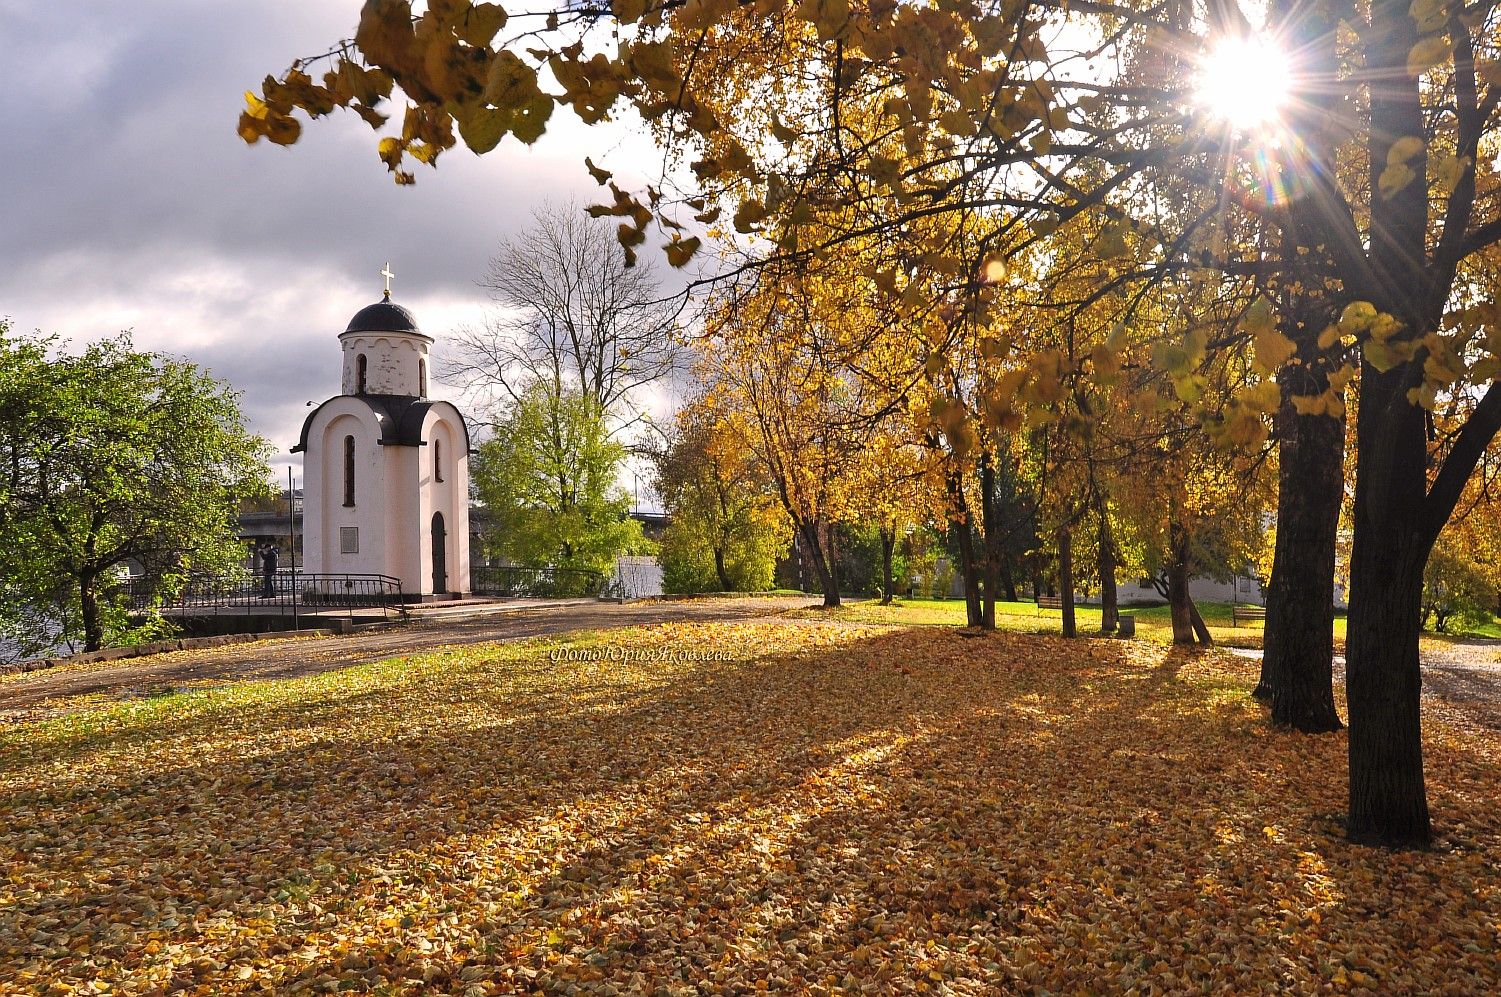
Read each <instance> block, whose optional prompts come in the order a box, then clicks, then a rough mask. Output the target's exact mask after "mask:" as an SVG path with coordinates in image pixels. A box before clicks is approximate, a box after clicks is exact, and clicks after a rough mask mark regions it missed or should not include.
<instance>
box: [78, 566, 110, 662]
mask: <svg viewBox="0 0 1501 997" xmlns="http://www.w3.org/2000/svg"><path fill="white" fill-rule="evenodd" d="M98 585H99V577H98V575H96V574H94V573H93V572H87V571H86V572H82V573H80V574H79V576H78V603H79V606H80V608H81V609H82V612H83V649H84V650H85V651H97V650H99V649H100V648H101V647H103V646H104V624H103V622H102V621H101V620H100V618H99V588H98Z"/></svg>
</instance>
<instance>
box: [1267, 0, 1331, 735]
mask: <svg viewBox="0 0 1501 997" xmlns="http://www.w3.org/2000/svg"><path fill="white" fill-rule="evenodd" d="M1273 11H1274V14H1273V16H1274V18H1275V19H1276V21H1277V22H1278V23H1281V24H1282V25H1283V30H1284V32H1285V33H1286V34H1287V35H1288V37H1290V38H1291V39H1292V40H1293V42H1294V47H1295V48H1296V50H1297V51H1298V52H1299V53H1300V58H1301V59H1302V60H1303V61H1304V63H1305V68H1306V71H1307V72H1308V73H1309V74H1310V75H1311V76H1312V77H1316V78H1320V79H1323V78H1333V76H1334V74H1335V70H1336V67H1337V61H1336V53H1335V32H1334V31H1333V30H1332V26H1333V24H1334V23H1335V18H1334V17H1333V16H1332V15H1331V12H1330V9H1329V5H1328V3H1327V2H1326V0H1315V2H1314V3H1307V2H1304V0H1274V5H1273ZM1338 100H1339V98H1338V95H1337V94H1336V93H1335V92H1334V91H1333V89H1330V88H1321V89H1319V91H1318V92H1317V93H1310V94H1309V95H1308V98H1307V100H1305V101H1299V102H1297V106H1296V107H1294V108H1291V109H1290V111H1289V122H1290V126H1291V127H1292V129H1293V131H1294V132H1295V133H1296V134H1297V135H1298V137H1299V141H1297V142H1296V143H1289V145H1288V147H1287V148H1285V149H1284V150H1283V158H1282V160H1281V169H1282V170H1283V172H1284V173H1285V174H1286V176H1287V178H1288V180H1289V182H1292V183H1297V182H1299V181H1300V177H1302V176H1303V175H1305V174H1307V173H1308V172H1309V171H1310V170H1319V171H1322V172H1326V173H1329V174H1331V175H1332V173H1333V166H1332V161H1333V156H1334V147H1333V133H1332V131H1331V130H1330V129H1329V128H1328V121H1329V120H1330V118H1331V115H1332V114H1333V113H1334V112H1335V111H1336V104H1337V102H1338ZM1328 239H1329V231H1328V229H1327V227H1326V226H1325V225H1324V224H1323V223H1322V221H1321V220H1320V218H1319V216H1318V212H1317V211H1313V212H1310V211H1307V210H1305V209H1304V207H1303V206H1301V205H1299V204H1297V203H1293V204H1291V205H1290V206H1289V208H1288V211H1287V215H1286V218H1285V221H1284V224H1283V227H1282V251H1281V256H1282V259H1283V260H1284V261H1285V262H1286V263H1288V264H1289V266H1290V271H1289V278H1290V279H1293V280H1296V281H1297V283H1298V284H1299V285H1301V288H1300V289H1299V290H1297V291H1294V292H1293V293H1292V294H1291V295H1289V300H1288V301H1287V302H1286V304H1285V306H1284V307H1283V308H1281V309H1280V310H1279V311H1280V319H1279V328H1280V330H1281V332H1282V333H1283V334H1284V335H1286V336H1287V337H1288V338H1289V339H1291V340H1292V341H1293V342H1294V343H1295V344H1296V345H1297V354H1296V357H1297V362H1296V363H1293V364H1289V365H1287V366H1284V367H1283V368H1282V370H1281V371H1280V372H1279V373H1278V375H1277V382H1278V384H1279V386H1280V388H1281V392H1282V405H1281V407H1280V408H1279V411H1278V413H1277V430H1278V434H1277V435H1278V477H1277V546H1276V550H1275V553H1274V555H1273V563H1272V577H1271V580H1270V584H1269V586H1268V589H1267V602H1266V632H1265V639H1264V642H1263V650H1264V653H1263V654H1262V659H1261V681H1260V682H1259V683H1258V684H1257V686H1256V689H1255V690H1254V691H1253V692H1252V695H1254V696H1256V697H1257V698H1259V699H1264V700H1268V701H1270V702H1271V704H1272V722H1273V723H1274V724H1277V725H1279V726H1288V727H1293V728H1296V729H1297V730H1301V731H1305V732H1308V733H1319V732H1323V731H1332V730H1338V729H1339V728H1340V727H1341V726H1342V724H1341V723H1340V719H1339V714H1338V713H1337V712H1336V710H1335V708H1334V674H1333V666H1332V660H1333V657H1334V556H1335V541H1336V537H1337V532H1338V529H1339V511H1340V505H1341V504H1342V503H1343V501H1344V441H1345V425H1344V419H1343V418H1342V417H1341V418H1338V419H1335V418H1330V417H1328V416H1322V415H1308V416H1300V415H1298V414H1297V412H1296V410H1295V409H1294V408H1293V405H1292V397H1293V396H1294V395H1319V394H1323V393H1324V392H1325V391H1326V390H1327V389H1328V388H1329V374H1330V372H1331V370H1332V369H1333V368H1335V367H1338V366H1340V365H1341V364H1342V363H1343V348H1342V347H1339V346H1336V347H1335V348H1334V351H1333V352H1332V353H1331V352H1330V351H1329V350H1326V349H1322V348H1320V346H1319V343H1318V340H1319V336H1320V334H1321V333H1322V332H1323V330H1324V329H1325V328H1326V327H1327V326H1328V324H1329V323H1330V322H1332V321H1334V319H1335V316H1336V314H1337V308H1336V307H1335V302H1334V301H1333V300H1332V299H1331V297H1330V295H1329V294H1327V293H1325V292H1323V291H1322V290H1321V289H1323V288H1325V287H1326V286H1328V284H1329V281H1328V277H1329V275H1330V271H1331V264H1330V262H1329V256H1328ZM1300 250H1301V251H1300ZM1310 250H1312V251H1310Z"/></svg>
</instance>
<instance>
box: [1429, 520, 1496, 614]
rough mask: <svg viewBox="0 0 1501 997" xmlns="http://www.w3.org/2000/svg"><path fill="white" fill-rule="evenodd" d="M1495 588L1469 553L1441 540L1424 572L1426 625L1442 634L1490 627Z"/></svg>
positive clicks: (1494, 601)
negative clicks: (1454, 628)
mask: <svg viewBox="0 0 1501 997" xmlns="http://www.w3.org/2000/svg"><path fill="white" fill-rule="evenodd" d="M1495 605H1496V587H1495V585H1494V584H1492V582H1491V580H1490V579H1489V578H1488V577H1487V575H1486V572H1485V570H1484V568H1483V567H1482V566H1481V565H1479V564H1477V563H1476V562H1475V560H1474V558H1473V557H1471V556H1468V552H1466V551H1463V550H1460V549H1457V548H1456V547H1455V546H1454V545H1452V544H1450V543H1445V542H1444V540H1443V539H1440V541H1439V543H1438V544H1437V545H1435V546H1434V548H1433V553H1432V554H1430V555H1428V565H1427V567H1425V568H1424V569H1423V625H1424V626H1425V627H1426V626H1427V625H1428V623H1429V622H1430V621H1432V623H1433V627H1434V629H1435V630H1437V631H1438V632H1439V633H1450V632H1451V628H1452V627H1453V626H1454V624H1455V623H1456V622H1457V623H1459V624H1461V628H1464V627H1475V626H1481V625H1483V624H1486V623H1490V622H1491V620H1492V619H1493V617H1492V616H1491V609H1492V608H1493V607H1494V606H1495Z"/></svg>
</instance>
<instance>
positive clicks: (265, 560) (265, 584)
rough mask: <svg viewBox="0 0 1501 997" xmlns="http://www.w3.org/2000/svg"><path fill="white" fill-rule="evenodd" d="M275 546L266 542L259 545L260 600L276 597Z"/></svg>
mask: <svg viewBox="0 0 1501 997" xmlns="http://www.w3.org/2000/svg"><path fill="white" fill-rule="evenodd" d="M276 562H277V550H276V544H274V543H272V542H271V541H269V540H267V541H266V542H265V543H264V544H262V545H261V579H262V585H261V598H262V599H272V598H275V597H276Z"/></svg>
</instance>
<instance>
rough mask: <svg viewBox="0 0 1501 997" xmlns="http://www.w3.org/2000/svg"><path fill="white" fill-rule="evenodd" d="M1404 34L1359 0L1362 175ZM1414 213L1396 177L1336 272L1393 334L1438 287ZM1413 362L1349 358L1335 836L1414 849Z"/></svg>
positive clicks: (1405, 106) (1398, 127)
mask: <svg viewBox="0 0 1501 997" xmlns="http://www.w3.org/2000/svg"><path fill="white" fill-rule="evenodd" d="M1416 41H1417V28H1416V26H1415V24H1414V23H1413V20H1412V17H1411V16H1410V15H1409V14H1408V9H1407V4H1405V3H1403V2H1401V0H1377V2H1375V3H1373V4H1372V5H1371V31H1370V42H1369V44H1368V45H1367V50H1366V62H1367V65H1368V66H1369V67H1370V68H1371V70H1372V72H1373V73H1374V74H1375V75H1374V76H1373V79H1376V80H1379V82H1378V83H1376V84H1373V85H1372V87H1371V98H1370V106H1371V130H1370V140H1369V141H1370V148H1369V155H1370V176H1371V177H1372V178H1375V177H1377V176H1379V175H1380V173H1381V171H1382V170H1383V169H1385V166H1386V158H1387V152H1388V150H1389V149H1390V148H1391V145H1392V143H1393V142H1394V141H1395V140H1396V139H1397V138H1399V137H1400V136H1406V135H1422V134H1423V128H1424V120H1423V110H1422V107H1421V105H1420V102H1419V95H1418V81H1417V80H1416V79H1414V78H1413V77H1412V76H1411V75H1410V74H1408V73H1405V72H1402V71H1401V69H1400V67H1403V66H1405V60H1406V58H1407V53H1408V51H1409V50H1410V49H1411V48H1412V46H1413V45H1414V43H1416ZM1408 165H1409V166H1410V167H1411V168H1412V170H1413V171H1414V173H1415V174H1416V175H1417V176H1419V177H1422V176H1424V175H1426V172H1427V165H1428V164H1427V154H1426V150H1420V151H1419V152H1418V154H1417V155H1415V156H1414V157H1413V158H1412V160H1411V161H1410V162H1409V164H1408ZM1427 218H1428V191H1427V188H1426V185H1425V184H1423V183H1410V184H1407V185H1406V186H1405V187H1403V188H1402V189H1401V190H1398V191H1396V192H1394V193H1392V194H1391V195H1390V196H1389V197H1383V198H1373V200H1372V208H1371V220H1370V257H1369V264H1370V270H1369V275H1368V277H1367V283H1366V286H1365V287H1364V288H1362V287H1361V286H1360V285H1359V284H1356V282H1355V281H1354V280H1347V281H1346V287H1347V288H1350V287H1351V285H1352V284H1355V287H1354V288H1352V289H1353V290H1356V291H1357V292H1358V291H1360V290H1365V291H1367V292H1368V294H1369V298H1368V300H1370V301H1371V302H1372V303H1373V304H1374V305H1375V306H1376V308H1377V310H1378V311H1383V312H1388V313H1391V314H1392V315H1394V316H1396V318H1397V319H1398V321H1400V322H1401V323H1402V325H1403V332H1402V333H1401V337H1402V338H1403V339H1406V338H1409V337H1414V338H1417V337H1421V336H1422V335H1423V334H1424V333H1426V332H1427V331H1428V330H1430V329H1432V328H1434V327H1435V326H1436V324H1437V319H1438V314H1439V312H1440V311H1441V309H1442V307H1443V299H1442V296H1438V295H1433V296H1432V297H1431V298H1430V299H1428V300H1425V298H1424V295H1425V292H1431V288H1430V287H1429V286H1428V281H1427V280H1425V279H1423V278H1424V277H1425V276H1428V275H1426V274H1424V273H1423V272H1422V270H1421V267H1422V263H1423V261H1424V260H1425V259H1426V258H1427V249H1426V245H1425V243H1426V238H1427V231H1426V230H1427ZM1461 231H1462V230H1461ZM1446 234H1447V233H1446ZM1355 276H1357V275H1353V274H1352V275H1351V277H1352V278H1353V277H1355ZM1359 276H1366V275H1359ZM1451 280H1452V277H1451ZM1421 362H1422V361H1421V359H1419V361H1418V363H1419V364H1421ZM1419 373H1420V370H1419V369H1418V368H1417V367H1416V366H1414V365H1409V364H1399V365H1398V366H1396V367H1394V368H1392V369H1391V370H1389V371H1387V372H1386V373H1382V372H1380V371H1378V370H1377V369H1376V368H1375V367H1374V366H1372V365H1371V363H1370V362H1369V361H1365V362H1363V363H1362V365H1361V373H1360V408H1359V413H1358V415H1357V419H1356V439H1357V445H1356V460H1357V464H1356V472H1355V531H1354V539H1353V548H1352V551H1351V558H1350V614H1349V622H1348V633H1347V637H1346V642H1345V648H1346V659H1347V666H1346V683H1345V686H1346V691H1347V693H1348V699H1349V710H1350V718H1349V719H1350V742H1349V744H1350V814H1349V825H1348V834H1349V837H1350V838H1351V840H1353V841H1359V842H1367V843H1375V844H1383V845H1391V846H1399V847H1424V846H1426V845H1427V844H1428V841H1429V836H1430V829H1429V822H1428V797H1427V789H1426V787H1425V785H1424V783H1423V742H1422V731H1421V723H1420V704H1419V692H1420V688H1421V685H1422V676H1421V672H1420V670H1419V664H1418V632H1419V614H1420V613H1421V609H1420V607H1421V605H1422V589H1423V584H1422V583H1423V566H1424V564H1425V563H1426V561H1427V559H1428V552H1429V549H1430V548H1431V547H1432V544H1433V540H1434V538H1435V537H1436V536H1437V533H1438V530H1437V528H1436V527H1435V528H1432V529H1430V524H1429V523H1427V522H1425V521H1424V520H1425V513H1427V512H1429V511H1430V510H1428V509H1426V508H1425V506H1426V505H1427V503H1426V502H1425V499H1426V498H1427V488H1428V481H1427V477H1428V459H1427V458H1428V448H1427V442H1428V441H1427V437H1426V432H1425V430H1426V414H1427V413H1426V412H1424V410H1423V409H1421V408H1419V407H1417V406H1416V405H1413V404H1411V402H1410V401H1409V400H1408V398H1407V391H1408V389H1409V388H1411V387H1413V385H1414V384H1415V383H1417V375H1418V374H1419ZM1472 421H1473V417H1472ZM1456 449H1458V444H1456ZM1471 467H1473V464H1471ZM1468 471H1469V469H1468V468H1466V469H1465V470H1464V474H1463V476H1465V477H1467V476H1468ZM1442 474H1443V472H1442V471H1441V472H1440V477H1442ZM1452 508H1453V506H1452V503H1451V504H1450V505H1449V508H1448V509H1445V510H1443V515H1442V516H1434V517H1433V518H1436V519H1437V521H1438V522H1439V523H1440V524H1441V523H1442V521H1443V520H1444V519H1447V518H1448V512H1449V509H1452Z"/></svg>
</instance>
